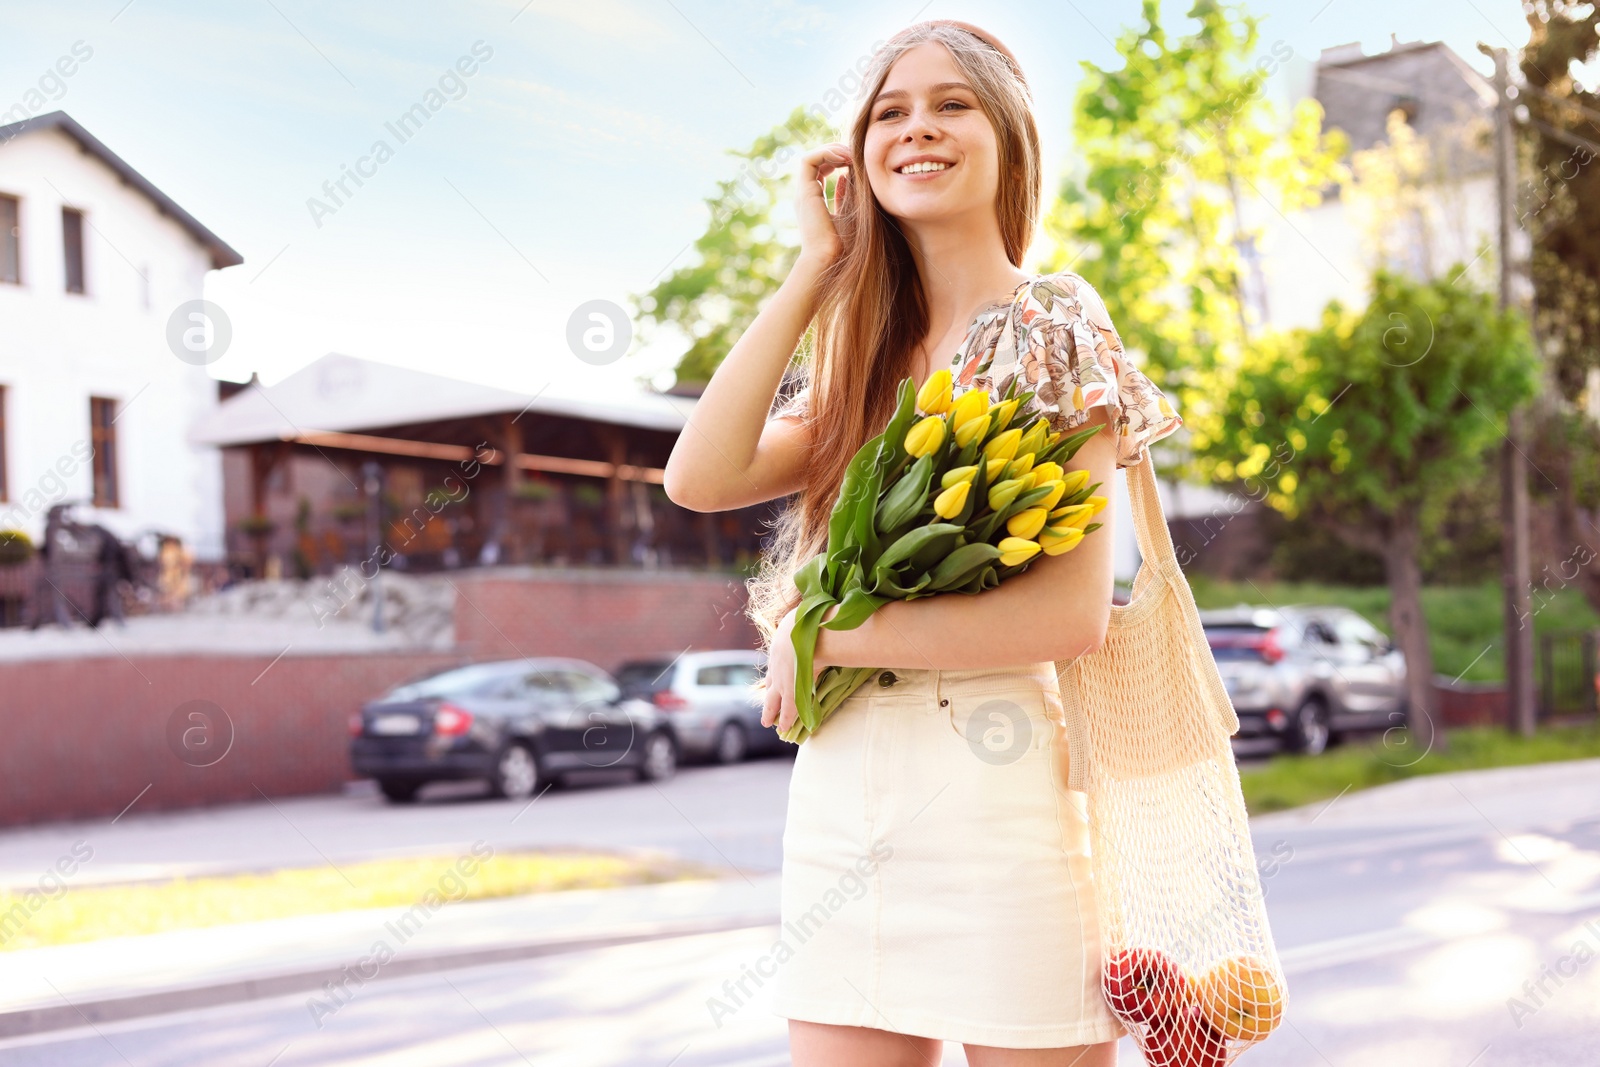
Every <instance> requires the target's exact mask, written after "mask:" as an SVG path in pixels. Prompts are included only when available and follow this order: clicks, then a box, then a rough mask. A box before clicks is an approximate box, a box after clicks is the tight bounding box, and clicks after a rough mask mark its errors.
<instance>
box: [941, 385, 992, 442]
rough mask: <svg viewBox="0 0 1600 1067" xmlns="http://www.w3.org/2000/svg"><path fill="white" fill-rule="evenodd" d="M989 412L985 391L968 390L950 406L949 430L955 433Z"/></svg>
mask: <svg viewBox="0 0 1600 1067" xmlns="http://www.w3.org/2000/svg"><path fill="white" fill-rule="evenodd" d="M988 410H989V391H988V390H987V389H968V390H967V391H966V392H964V393H962V394H961V396H960V397H959V398H957V400H956V402H955V403H954V404H952V405H950V429H951V432H955V431H957V430H959V429H961V427H963V426H965V425H966V424H967V423H969V422H971V421H972V420H973V419H975V418H977V417H978V416H979V415H982V414H983V413H984V412H986V411H988Z"/></svg>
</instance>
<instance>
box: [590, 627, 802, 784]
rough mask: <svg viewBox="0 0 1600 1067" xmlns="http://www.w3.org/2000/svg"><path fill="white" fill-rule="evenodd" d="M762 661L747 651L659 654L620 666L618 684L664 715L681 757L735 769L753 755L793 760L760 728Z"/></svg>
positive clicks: (786, 746) (772, 733)
mask: <svg viewBox="0 0 1600 1067" xmlns="http://www.w3.org/2000/svg"><path fill="white" fill-rule="evenodd" d="M766 659H767V658H766V656H765V654H763V653H761V652H759V651H756V650H754V649H748V648H732V649H717V650H713V651H704V652H684V653H681V654H677V655H674V654H672V653H663V654H662V655H660V656H653V657H650V658H646V659H636V660H629V661H628V662H627V663H624V664H622V665H621V666H619V667H618V668H617V683H618V684H619V685H621V686H622V691H623V692H624V693H626V694H627V695H628V696H636V697H639V698H640V699H642V700H648V701H650V702H651V703H652V704H654V705H655V706H656V707H658V708H660V709H662V710H663V711H664V712H666V713H667V717H668V718H669V719H670V720H671V721H672V726H673V734H674V736H676V737H677V739H678V743H679V744H680V745H682V746H683V753H684V755H685V756H692V757H695V758H698V759H711V760H715V761H716V762H718V763H738V762H739V761H740V760H742V759H744V758H745V757H746V756H750V755H755V754H763V753H773V752H782V753H785V754H788V755H793V754H794V752H795V750H796V748H797V747H798V746H796V745H793V744H790V743H789V742H788V741H785V740H783V738H781V737H779V736H778V731H777V730H776V729H774V728H773V727H771V726H762V725H761V710H762V707H763V706H764V705H765V703H766V691H765V690H764V689H761V688H759V687H758V686H757V683H758V682H759V681H760V679H761V675H762V672H763V670H764V667H765V664H766Z"/></svg>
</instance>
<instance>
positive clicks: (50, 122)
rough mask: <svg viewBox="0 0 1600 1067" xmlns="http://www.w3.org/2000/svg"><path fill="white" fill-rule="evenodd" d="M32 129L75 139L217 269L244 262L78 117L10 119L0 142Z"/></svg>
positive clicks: (1, 128) (57, 113)
mask: <svg viewBox="0 0 1600 1067" xmlns="http://www.w3.org/2000/svg"><path fill="white" fill-rule="evenodd" d="M35 130H60V131H61V132H62V133H64V134H66V135H67V136H68V137H70V138H72V139H73V140H74V141H77V142H78V144H79V146H80V147H82V149H83V150H84V151H85V152H88V153H89V154H90V155H92V156H94V157H95V158H96V159H98V160H100V162H102V163H104V164H105V165H106V166H108V167H110V168H111V169H112V170H114V171H116V172H117V175H118V177H120V178H121V179H122V180H123V181H124V182H126V183H127V184H128V185H131V186H133V187H134V188H135V189H137V190H139V192H141V193H143V194H144V195H145V196H146V197H148V198H149V200H150V202H151V203H153V204H155V206H156V210H157V211H159V212H161V213H162V214H163V215H167V216H170V217H171V218H172V219H173V220H174V221H175V222H177V223H178V225H180V226H182V227H183V228H184V229H186V230H188V231H189V234H190V235H191V236H192V237H193V238H194V239H195V240H196V241H199V242H200V243H201V244H202V245H204V246H205V247H206V250H207V251H209V252H210V253H211V265H212V266H213V267H215V268H216V269H218V270H221V269H222V268H223V267H236V266H238V265H239V264H240V263H243V262H244V257H243V256H241V255H240V254H239V253H238V252H235V251H234V250H233V249H232V248H230V247H229V246H228V243H227V242H226V241H224V240H223V239H222V238H220V237H218V236H217V235H216V234H214V233H212V232H211V231H210V230H208V229H206V228H205V227H204V226H202V225H201V224H200V220H199V219H197V218H195V217H194V216H193V215H191V214H189V213H188V212H187V211H185V210H183V208H181V207H179V206H178V205H177V203H176V201H174V200H173V199H172V198H171V197H170V196H168V195H167V194H166V193H163V192H162V191H161V190H160V189H157V188H156V187H155V186H154V185H151V184H150V182H149V180H148V179H146V178H145V176H144V175H142V174H140V173H139V172H138V171H136V170H134V169H133V168H132V167H130V166H128V164H127V163H126V162H124V161H123V159H122V157H121V156H119V155H117V154H116V153H115V152H113V151H111V149H109V148H107V147H106V146H105V145H104V144H102V143H101V142H100V139H99V138H97V137H96V136H95V135H94V134H92V133H90V132H89V131H88V130H86V129H84V128H83V127H82V126H80V125H78V123H77V120H75V119H74V118H73V117H72V116H71V115H69V114H67V113H66V112H65V111H52V112H50V113H49V114H46V115H35V116H34V117H33V118H31V119H23V120H22V121H21V122H13V123H11V124H10V125H9V126H0V145H3V144H5V143H6V142H7V141H10V140H12V139H13V138H16V137H20V136H22V135H23V134H25V133H32V132H34V131H35Z"/></svg>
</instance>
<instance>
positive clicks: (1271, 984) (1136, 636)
mask: <svg viewBox="0 0 1600 1067" xmlns="http://www.w3.org/2000/svg"><path fill="white" fill-rule="evenodd" d="M1151 464H1152V461H1151V459H1150V457H1149V455H1148V453H1146V455H1145V457H1144V460H1143V461H1142V462H1140V463H1136V464H1133V465H1132V466H1130V467H1125V468H1124V470H1126V471H1127V474H1128V495H1129V498H1130V500H1131V502H1132V505H1133V520H1134V528H1135V534H1136V536H1137V538H1138V542H1139V550H1140V552H1141V553H1142V556H1143V561H1142V562H1141V563H1140V565H1139V573H1138V574H1137V575H1135V576H1134V580H1133V592H1132V596H1131V598H1130V600H1129V602H1128V603H1127V604H1114V605H1112V607H1111V621H1110V624H1109V626H1108V627H1107V631H1106V638H1105V641H1104V642H1103V643H1102V645H1101V646H1100V648H1098V649H1096V650H1095V651H1094V652H1092V653H1089V654H1087V655H1083V656H1079V657H1077V658H1076V659H1071V660H1061V661H1059V662H1057V663H1056V677H1057V679H1058V681H1059V682H1060V686H1061V703H1062V709H1063V711H1064V712H1065V714H1066V731H1065V738H1066V741H1067V744H1068V750H1067V751H1068V756H1067V759H1068V767H1067V785H1068V787H1069V788H1072V789H1077V790H1081V791H1082V792H1083V793H1084V794H1085V795H1086V797H1087V801H1088V817H1089V835H1090V836H1089V841H1090V850H1091V856H1092V859H1091V862H1092V865H1093V870H1094V886H1095V902H1096V905H1097V907H1098V910H1099V912H1100V918H1101V924H1102V942H1103V944H1104V950H1105V956H1106V958H1105V959H1104V960H1102V961H1101V976H1102V978H1101V986H1102V989H1103V991H1104V993H1105V997H1106V1003H1107V1004H1109V1005H1110V1007H1111V1010H1112V1011H1113V1012H1115V1013H1116V1015H1117V1017H1118V1018H1119V1019H1121V1020H1122V1022H1123V1024H1124V1025H1125V1026H1127V1028H1128V1030H1129V1031H1130V1033H1131V1034H1132V1035H1133V1037H1134V1039H1135V1040H1136V1041H1137V1042H1138V1045H1139V1050H1140V1052H1142V1053H1143V1054H1144V1057H1145V1060H1146V1061H1147V1062H1148V1063H1149V1064H1151V1065H1153V1067H1223V1065H1225V1064H1228V1063H1231V1062H1233V1060H1234V1059H1235V1058H1236V1057H1237V1056H1238V1055H1239V1053H1240V1052H1242V1051H1243V1050H1244V1049H1246V1048H1249V1047H1250V1046H1251V1045H1253V1044H1255V1043H1256V1042H1257V1041H1260V1040H1262V1039H1263V1038H1265V1037H1266V1036H1267V1035H1268V1034H1270V1033H1271V1032H1272V1031H1273V1029H1274V1028H1275V1027H1276V1026H1277V1025H1278V1023H1279V1022H1280V1021H1281V1020H1282V1018H1283V1011H1284V1005H1285V1000H1286V996H1287V987H1286V985H1285V982H1284V975H1283V967H1282V965H1281V964H1280V963H1279V961H1278V952H1277V949H1276V947H1275V946H1274V945H1273V942H1272V931H1271V929H1270V928H1269V927H1268V925H1267V909H1266V902H1265V899H1264V896H1263V894H1262V890H1261V880H1260V877H1259V875H1258V874H1257V868H1256V861H1255V848H1254V846H1253V845H1252V843H1251V841H1250V826H1249V820H1248V815H1247V813H1246V811H1245V806H1244V794H1243V793H1242V791H1241V790H1240V788H1239V769H1238V767H1237V766H1236V764H1235V763H1234V757H1233V746H1232V745H1231V743H1230V742H1229V737H1230V736H1231V735H1232V734H1233V733H1234V732H1235V731H1236V730H1238V728H1239V720H1238V717H1237V716H1236V715H1235V714H1234V710H1233V704H1232V702H1231V701H1230V700H1229V699H1228V694H1227V691H1226V690H1225V689H1224V688H1223V685H1222V679H1221V677H1220V675H1219V674H1218V673H1217V665H1216V661H1215V660H1213V659H1212V657H1211V652H1210V649H1209V647H1208V646H1207V644H1206V638H1205V631H1204V630H1203V629H1202V628H1201V625H1200V617H1199V615H1198V614H1197V612H1196V610H1195V604H1194V595H1193V593H1192V592H1191V591H1190V589H1189V582H1188V579H1186V578H1185V577H1184V575H1183V571H1182V570H1181V569H1180V568H1179V567H1178V560H1177V556H1176V555H1175V553H1174V552H1173V547H1172V537H1171V535H1170V534H1169V533H1168V532H1167V524H1166V520H1165V518H1164V516H1163V515H1162V513H1161V501H1160V498H1159V497H1158V496H1157V495H1156V484H1155V475H1154V473H1153V471H1152V469H1151Z"/></svg>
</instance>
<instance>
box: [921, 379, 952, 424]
mask: <svg viewBox="0 0 1600 1067" xmlns="http://www.w3.org/2000/svg"><path fill="white" fill-rule="evenodd" d="M951 387H952V386H951V376H950V370H949V368H945V369H943V370H936V371H934V372H933V373H932V374H930V375H928V380H927V381H925V382H923V383H922V388H921V389H918V390H917V410H918V411H924V412H927V413H928V414H930V415H942V414H944V413H945V412H946V411H948V410H950V392H951Z"/></svg>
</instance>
